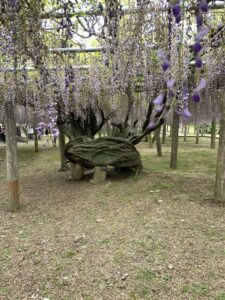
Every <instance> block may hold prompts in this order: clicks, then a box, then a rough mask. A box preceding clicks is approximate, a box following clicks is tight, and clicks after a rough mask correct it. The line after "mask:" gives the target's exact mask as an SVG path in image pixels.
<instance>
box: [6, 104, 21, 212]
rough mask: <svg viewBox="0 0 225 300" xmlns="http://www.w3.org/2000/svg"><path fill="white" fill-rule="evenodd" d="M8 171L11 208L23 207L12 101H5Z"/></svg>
mask: <svg viewBox="0 0 225 300" xmlns="http://www.w3.org/2000/svg"><path fill="white" fill-rule="evenodd" d="M5 129H6V171H7V182H8V191H9V210H10V211H16V210H18V209H19V208H21V206H22V204H21V202H20V200H19V182H18V158H17V138H16V121H15V114H14V107H13V103H12V102H6V103H5Z"/></svg>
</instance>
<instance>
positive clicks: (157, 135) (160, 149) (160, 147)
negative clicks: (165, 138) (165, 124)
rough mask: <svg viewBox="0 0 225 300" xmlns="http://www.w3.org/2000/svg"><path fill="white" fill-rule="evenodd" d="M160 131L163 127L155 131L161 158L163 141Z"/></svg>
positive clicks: (158, 153) (158, 152)
mask: <svg viewBox="0 0 225 300" xmlns="http://www.w3.org/2000/svg"><path fill="white" fill-rule="evenodd" d="M160 129H161V126H160V127H158V128H157V129H156V130H155V140H156V149H157V155H158V156H159V157H161V156H162V145H161V139H160Z"/></svg>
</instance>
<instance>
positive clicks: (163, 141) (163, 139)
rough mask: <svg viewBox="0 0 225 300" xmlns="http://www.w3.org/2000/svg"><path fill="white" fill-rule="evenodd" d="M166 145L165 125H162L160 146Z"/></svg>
mask: <svg viewBox="0 0 225 300" xmlns="http://www.w3.org/2000/svg"><path fill="white" fill-rule="evenodd" d="M165 143H166V123H164V124H163V132H162V144H163V145H165Z"/></svg>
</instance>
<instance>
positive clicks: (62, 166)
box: [59, 127, 69, 171]
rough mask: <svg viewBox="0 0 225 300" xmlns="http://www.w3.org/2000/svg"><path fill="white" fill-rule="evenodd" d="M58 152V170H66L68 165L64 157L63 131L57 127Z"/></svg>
mask: <svg viewBox="0 0 225 300" xmlns="http://www.w3.org/2000/svg"><path fill="white" fill-rule="evenodd" d="M59 153H60V169H59V171H67V170H68V169H69V168H68V165H67V161H66V157H65V133H64V132H63V131H62V129H61V128H60V127H59Z"/></svg>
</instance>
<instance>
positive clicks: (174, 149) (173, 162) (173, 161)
mask: <svg viewBox="0 0 225 300" xmlns="http://www.w3.org/2000/svg"><path fill="white" fill-rule="evenodd" d="M178 140H179V115H178V114H176V113H175V112H173V125H172V144H171V158H170V168H171V169H176V168H177V154H178Z"/></svg>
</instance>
